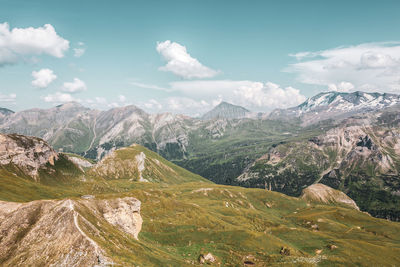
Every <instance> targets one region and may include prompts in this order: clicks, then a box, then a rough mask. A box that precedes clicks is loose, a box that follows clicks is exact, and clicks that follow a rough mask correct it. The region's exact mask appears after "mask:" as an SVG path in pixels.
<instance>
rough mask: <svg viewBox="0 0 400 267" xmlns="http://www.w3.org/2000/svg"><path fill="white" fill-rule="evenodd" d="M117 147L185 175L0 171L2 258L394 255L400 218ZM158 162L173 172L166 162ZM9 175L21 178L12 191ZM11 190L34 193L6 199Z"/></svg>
mask: <svg viewBox="0 0 400 267" xmlns="http://www.w3.org/2000/svg"><path fill="white" fill-rule="evenodd" d="M132 150H133V151H132ZM136 150H138V151H136ZM139 150H141V151H139ZM120 151H122V152H123V154H127V155H121V154H119V153H118V151H116V152H115V153H116V156H115V157H117V159H118V160H131V161H132V166H133V168H128V170H136V169H137V168H138V167H140V166H142V165H141V160H139V162H138V160H137V158H136V156H137V155H141V152H143V151H144V152H143V153H144V154H145V155H146V158H145V161H144V162H145V163H144V167H145V168H146V167H150V168H152V167H153V166H155V165H158V164H157V162H156V161H155V159H157V160H159V161H160V162H161V163H162V164H163V165H165V166H168V167H170V168H171V169H173V170H174V171H175V172H176V173H178V174H180V175H181V176H182V177H187V179H186V182H183V181H181V182H179V183H176V182H175V181H174V180H165V181H164V182H161V183H160V182H152V181H149V182H140V181H138V179H134V180H133V181H132V179H131V178H129V177H126V178H122V177H120V178H118V179H112V178H111V177H106V178H103V177H100V176H97V174H96V176H91V175H90V172H91V170H90V169H89V170H86V171H85V173H84V175H83V177H82V175H79V177H77V178H76V179H70V180H69V181H68V182H65V183H57V184H51V185H49V184H43V183H42V181H34V180H32V179H25V178H19V177H18V175H19V174H18V173H10V172H5V173H2V174H1V175H0V199H1V200H2V201H0V232H1V233H2V238H0V263H1V265H2V266H16V265H33V266H54V265H57V266H109V265H115V266H193V265H199V264H203V263H204V264H209V265H211V266H243V265H245V266H266V265H268V266H282V265H287V266H293V265H304V266H310V265H322V266H324V265H325V266H332V265H346V266H349V265H361V266H365V265H374V266H375V265H376V266H378V265H379V266H392V265H395V264H396V263H397V262H399V261H400V258H399V255H400V253H399V252H400V235H399V233H400V226H399V225H398V224H397V223H394V222H390V221H386V220H381V219H376V218H373V217H371V216H369V215H367V214H365V213H361V212H359V211H357V210H355V209H354V208H348V207H346V206H336V204H335V203H329V204H328V205H327V204H319V203H318V202H310V203H307V202H305V201H304V200H302V199H298V198H293V197H288V196H285V195H283V194H280V193H277V192H271V191H268V190H262V189H247V188H241V187H233V186H222V185H216V184H213V183H211V182H208V181H206V180H204V179H202V178H201V177H198V176H196V175H194V174H190V173H189V172H187V171H184V170H182V169H181V168H179V167H176V166H175V167H173V164H172V163H168V162H167V161H166V160H165V159H161V158H160V157H156V156H155V155H154V154H153V152H150V151H146V150H145V149H144V148H141V147H139V146H133V147H130V148H128V149H123V150H120ZM59 155H61V154H59ZM32 156H33V157H36V156H37V155H35V154H33V155H32ZM110 157H111V156H110ZM115 157H114V159H113V160H115ZM142 158H143V157H142ZM105 159H106V158H105ZM33 160H35V158H33ZM111 162H113V161H111ZM98 164H100V165H99V166H101V165H103V164H105V165H107V160H105V162H100V163H98ZM124 164H125V163H124ZM58 167H60V166H58V165H57V164H55V168H58ZM61 167H63V166H61ZM129 167H130V166H129ZM92 168H96V167H92ZM174 168H175V169H174ZM157 170H160V172H162V173H164V172H165V176H166V177H168V176H169V175H172V173H171V174H169V172H170V171H169V170H168V169H167V168H160V169H157ZM0 171H1V170H0ZM133 173H134V177H137V173H136V172H135V171H134V172H133ZM5 174H7V175H8V176H9V177H8V176H7V175H5ZM196 177H197V178H196ZM83 178H84V179H83ZM144 178H146V179H147V178H149V179H150V177H146V176H145V177H144ZM12 182H18V184H16V185H18V186H16V187H17V188H18V190H20V191H19V192H18V194H13V190H15V188H14V187H12V186H11V187H10V185H13V184H12ZM44 190H46V194H47V195H44V194H43V192H44ZM15 199H17V200H18V201H19V202H26V201H29V200H35V201H33V202H27V203H15V202H10V201H11V200H15ZM372 251H373V253H372Z"/></svg>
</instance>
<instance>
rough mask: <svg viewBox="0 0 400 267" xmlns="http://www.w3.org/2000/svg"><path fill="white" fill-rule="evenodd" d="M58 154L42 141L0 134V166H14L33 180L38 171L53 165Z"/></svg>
mask: <svg viewBox="0 0 400 267" xmlns="http://www.w3.org/2000/svg"><path fill="white" fill-rule="evenodd" d="M57 159H58V154H57V153H56V152H55V151H54V150H53V149H52V148H51V147H50V146H49V145H48V144H47V143H46V142H45V141H43V140H42V139H39V138H36V137H29V136H23V135H17V134H8V135H7V134H0V165H3V166H10V165H12V166H14V167H17V168H18V169H19V170H21V171H22V172H23V173H24V174H25V175H28V176H30V177H32V178H34V179H35V180H36V179H37V177H38V171H39V169H41V168H45V166H46V165H47V164H50V165H54V163H55V161H56V160H57Z"/></svg>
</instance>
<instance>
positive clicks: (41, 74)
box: [32, 69, 57, 88]
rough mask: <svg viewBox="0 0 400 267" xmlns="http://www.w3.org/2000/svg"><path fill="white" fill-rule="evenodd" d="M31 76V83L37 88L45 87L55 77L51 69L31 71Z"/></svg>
mask: <svg viewBox="0 0 400 267" xmlns="http://www.w3.org/2000/svg"><path fill="white" fill-rule="evenodd" d="M32 77H33V78H34V80H33V81H32V85H33V86H34V87H37V88H46V87H47V86H49V84H50V83H52V82H53V81H54V80H55V79H57V75H55V74H54V72H53V71H52V70H51V69H41V70H39V71H33V72H32Z"/></svg>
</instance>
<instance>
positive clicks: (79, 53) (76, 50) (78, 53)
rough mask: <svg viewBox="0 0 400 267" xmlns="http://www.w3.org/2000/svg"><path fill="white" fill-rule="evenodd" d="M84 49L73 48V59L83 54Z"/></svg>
mask: <svg viewBox="0 0 400 267" xmlns="http://www.w3.org/2000/svg"><path fill="white" fill-rule="evenodd" d="M85 51H86V50H85V48H74V57H81V56H83V54H85Z"/></svg>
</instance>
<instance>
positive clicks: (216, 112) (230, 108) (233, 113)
mask: <svg viewBox="0 0 400 267" xmlns="http://www.w3.org/2000/svg"><path fill="white" fill-rule="evenodd" d="M250 113H251V112H250V111H249V110H247V109H245V108H243V107H241V106H236V105H232V104H230V103H227V102H221V103H220V104H218V105H217V106H216V107H214V108H213V109H212V110H210V111H209V112H207V113H206V114H204V115H203V116H202V117H201V118H202V119H203V120H212V119H240V118H244V117H246V116H248V115H250Z"/></svg>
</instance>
